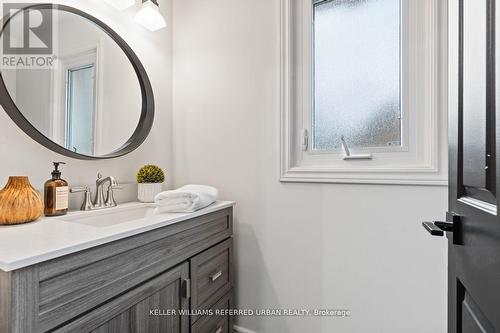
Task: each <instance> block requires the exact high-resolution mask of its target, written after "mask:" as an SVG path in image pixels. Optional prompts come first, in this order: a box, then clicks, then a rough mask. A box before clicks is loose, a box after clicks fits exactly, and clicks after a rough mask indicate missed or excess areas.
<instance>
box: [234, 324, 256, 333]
mask: <svg viewBox="0 0 500 333" xmlns="http://www.w3.org/2000/svg"><path fill="white" fill-rule="evenodd" d="M233 330H234V331H235V332H238V333H257V332H255V331H252V330H249V329H248V328H244V327H241V326H238V325H234V326H233Z"/></svg>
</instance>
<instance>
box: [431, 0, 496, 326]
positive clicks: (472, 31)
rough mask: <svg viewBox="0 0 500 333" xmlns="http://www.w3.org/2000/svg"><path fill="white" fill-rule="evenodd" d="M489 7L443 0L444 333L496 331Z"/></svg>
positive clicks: (434, 228)
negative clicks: (445, 142) (446, 183)
mask: <svg viewBox="0 0 500 333" xmlns="http://www.w3.org/2000/svg"><path fill="white" fill-rule="evenodd" d="M496 5H497V4H496V1H495V0H449V28H450V31H449V39H450V40H449V45H450V48H449V66H450V67H449V85H450V88H449V89H450V90H449V158H450V159H449V163H450V164H449V182H450V183H449V212H448V214H447V222H434V223H431V224H429V223H427V224H425V227H426V228H427V229H428V230H429V231H431V232H432V233H433V234H435V235H439V234H440V233H441V232H442V231H441V230H444V231H446V235H447V237H448V244H449V245H448V251H449V252H448V253H449V254H448V265H449V266H448V267H449V268H448V332H449V333H458V332H463V333H476V332H477V333H479V332H500V218H499V217H498V215H497V206H498V195H497V188H499V183H498V181H499V179H500V175H499V173H498V172H499V171H498V170H499V168H498V167H497V165H500V164H499V162H498V157H499V156H500V153H499V151H498V149H499V147H500V130H498V128H497V125H496V118H497V115H498V114H499V113H498V111H497V110H498V108H497V106H496V96H497V87H496V85H495V80H496V74H497V72H496V67H497V66H496V55H495V44H496V40H495V38H496V36H500V32H499V33H498V34H497V33H496V31H495V30H496V22H495V11H496ZM498 5H499V6H500V4H498ZM499 17H500V16H499ZM498 67H499V68H500V65H499V66H498ZM497 133H498V135H497Z"/></svg>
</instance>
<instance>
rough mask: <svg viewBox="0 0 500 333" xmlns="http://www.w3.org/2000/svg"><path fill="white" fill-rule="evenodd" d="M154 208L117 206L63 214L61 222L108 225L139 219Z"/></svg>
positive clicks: (148, 215) (149, 213)
mask: <svg viewBox="0 0 500 333" xmlns="http://www.w3.org/2000/svg"><path fill="white" fill-rule="evenodd" d="M154 211H155V208H154V207H152V206H150V205H141V206H133V207H117V208H110V209H106V210H100V211H93V212H86V213H79V214H76V215H74V216H71V215H69V216H65V217H62V218H61V220H62V221H63V222H70V223H78V224H84V225H88V226H92V227H99V228H102V227H110V226H113V225H117V224H122V223H127V222H131V221H139V220H142V219H145V218H148V217H151V216H153V215H154Z"/></svg>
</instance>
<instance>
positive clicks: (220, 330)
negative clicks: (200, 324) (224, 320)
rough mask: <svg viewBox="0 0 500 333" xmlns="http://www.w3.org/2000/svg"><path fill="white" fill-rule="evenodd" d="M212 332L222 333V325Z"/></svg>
mask: <svg viewBox="0 0 500 333" xmlns="http://www.w3.org/2000/svg"><path fill="white" fill-rule="evenodd" d="M214 333H222V327H219V328H218V329H217V330H216V331H215V332H214Z"/></svg>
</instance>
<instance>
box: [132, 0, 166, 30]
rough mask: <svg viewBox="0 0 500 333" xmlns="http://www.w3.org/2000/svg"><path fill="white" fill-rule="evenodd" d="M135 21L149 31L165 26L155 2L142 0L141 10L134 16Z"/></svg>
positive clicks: (155, 0)
mask: <svg viewBox="0 0 500 333" xmlns="http://www.w3.org/2000/svg"><path fill="white" fill-rule="evenodd" d="M134 19H135V21H136V22H137V23H139V24H140V25H142V26H143V27H145V28H146V29H149V30H151V31H156V30H159V29H162V28H165V27H166V26H167V23H166V22H165V19H164V18H163V16H162V15H161V14H160V5H159V4H158V2H157V0H143V1H142V8H141V10H140V11H139V12H138V13H137V14H136V15H135V18H134Z"/></svg>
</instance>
